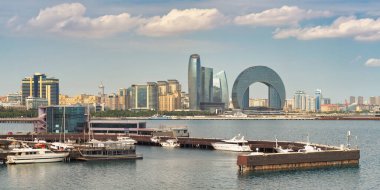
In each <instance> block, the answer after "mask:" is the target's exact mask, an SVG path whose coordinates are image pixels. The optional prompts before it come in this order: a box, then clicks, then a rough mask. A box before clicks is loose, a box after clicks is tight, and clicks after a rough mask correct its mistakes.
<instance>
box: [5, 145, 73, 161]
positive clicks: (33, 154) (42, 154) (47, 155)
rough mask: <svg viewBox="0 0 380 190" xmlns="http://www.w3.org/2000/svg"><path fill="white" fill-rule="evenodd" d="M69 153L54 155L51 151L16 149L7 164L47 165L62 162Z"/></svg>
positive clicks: (12, 151)
mask: <svg viewBox="0 0 380 190" xmlns="http://www.w3.org/2000/svg"><path fill="white" fill-rule="evenodd" d="M67 156H69V153H67V152H62V153H54V152H52V151H51V150H48V149H45V148H42V149H32V148H15V149H13V150H11V151H10V152H9V154H8V156H7V161H6V163H7V164H30V163H47V162H61V161H63V160H64V159H65V158H66V157H67Z"/></svg>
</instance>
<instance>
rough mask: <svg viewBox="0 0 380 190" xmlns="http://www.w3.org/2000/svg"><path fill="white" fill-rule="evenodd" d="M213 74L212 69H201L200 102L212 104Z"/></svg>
mask: <svg viewBox="0 0 380 190" xmlns="http://www.w3.org/2000/svg"><path fill="white" fill-rule="evenodd" d="M213 73H214V71H213V69H212V68H208V67H201V102H212V99H213V95H212V92H213V77H214V74H213Z"/></svg>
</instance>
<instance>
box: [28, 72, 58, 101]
mask: <svg viewBox="0 0 380 190" xmlns="http://www.w3.org/2000/svg"><path fill="white" fill-rule="evenodd" d="M21 92H22V98H23V102H25V101H24V100H25V99H26V98H27V97H34V98H43V99H46V100H47V101H48V105H59V79H56V78H47V77H46V75H45V74H41V73H35V74H34V75H33V76H32V77H26V78H24V79H23V80H22V84H21Z"/></svg>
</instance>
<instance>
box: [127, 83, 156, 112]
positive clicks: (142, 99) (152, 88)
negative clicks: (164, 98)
mask: <svg viewBox="0 0 380 190" xmlns="http://www.w3.org/2000/svg"><path fill="white" fill-rule="evenodd" d="M131 93H132V96H131V109H133V110H157V109H158V89H157V83H155V82H148V83H147V84H144V85H137V84H134V85H132V87H131Z"/></svg>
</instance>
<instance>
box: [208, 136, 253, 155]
mask: <svg viewBox="0 0 380 190" xmlns="http://www.w3.org/2000/svg"><path fill="white" fill-rule="evenodd" d="M222 141H223V142H216V143H211V145H212V147H213V148H214V149H215V150H226V151H234V152H251V151H252V150H251V148H250V147H249V145H248V141H247V140H245V139H244V136H240V134H238V135H237V136H235V137H233V138H232V139H229V140H222Z"/></svg>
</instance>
